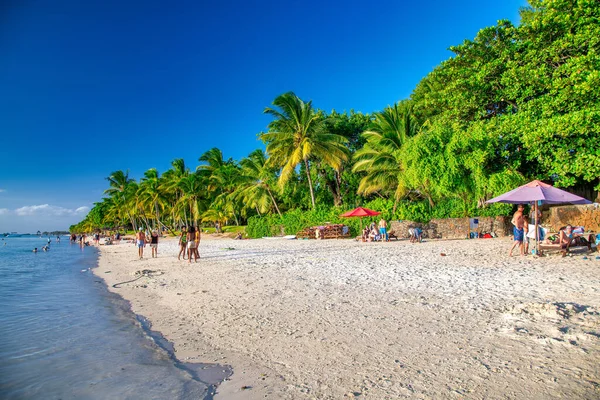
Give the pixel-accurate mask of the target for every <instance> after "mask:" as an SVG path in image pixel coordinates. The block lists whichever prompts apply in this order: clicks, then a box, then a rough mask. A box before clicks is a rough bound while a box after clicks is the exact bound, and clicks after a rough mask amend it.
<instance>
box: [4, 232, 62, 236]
mask: <svg viewBox="0 0 600 400" xmlns="http://www.w3.org/2000/svg"><path fill="white" fill-rule="evenodd" d="M68 234H69V232H68V231H52V232H47V231H44V232H40V231H37V233H18V232H5V233H3V234H2V236H3V237H7V236H12V237H20V236H59V235H68Z"/></svg>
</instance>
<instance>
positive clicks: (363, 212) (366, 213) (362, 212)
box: [341, 207, 381, 217]
mask: <svg viewBox="0 0 600 400" xmlns="http://www.w3.org/2000/svg"><path fill="white" fill-rule="evenodd" d="M379 214H381V213H380V212H377V211H373V210H369V209H368V208H363V207H356V208H355V209H354V210H351V211H348V212H345V213H343V214H342V215H341V216H342V217H373V216H375V215H379Z"/></svg>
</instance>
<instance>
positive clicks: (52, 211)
mask: <svg viewBox="0 0 600 400" xmlns="http://www.w3.org/2000/svg"><path fill="white" fill-rule="evenodd" d="M88 211H89V207H79V208H77V209H70V208H64V207H59V206H52V205H50V204H40V205H36V206H24V207H20V208H17V209H15V210H14V213H15V214H16V215H18V216H19V217H26V216H31V215H46V216H55V217H63V216H67V215H76V214H85V213H87V212H88Z"/></svg>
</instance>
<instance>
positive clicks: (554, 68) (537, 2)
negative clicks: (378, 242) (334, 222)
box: [71, 0, 600, 231]
mask: <svg viewBox="0 0 600 400" xmlns="http://www.w3.org/2000/svg"><path fill="white" fill-rule="evenodd" d="M529 4H530V6H529V7H526V8H523V9H522V10H521V24H520V25H519V26H514V25H513V24H512V23H510V22H509V21H499V22H498V24H497V25H496V26H492V27H488V28H484V29H482V30H481V31H480V32H479V33H478V34H477V36H476V37H475V38H474V39H473V40H465V41H464V42H463V43H461V44H459V45H456V46H452V47H450V50H451V51H452V52H453V53H454V56H453V57H452V58H450V59H448V60H446V61H444V62H442V63H441V64H440V65H439V66H437V67H436V68H435V69H434V70H433V71H431V72H430V73H429V74H428V75H427V76H426V77H424V78H423V79H422V80H421V82H419V83H418V85H417V86H416V87H415V89H414V91H413V93H412V95H411V97H410V98H408V99H404V100H401V101H399V102H397V103H396V104H393V105H390V106H387V107H383V110H382V111H379V112H374V113H372V114H361V113H356V112H354V111H351V112H349V113H347V112H344V113H340V112H337V111H335V110H333V111H331V112H330V113H326V112H324V111H322V110H318V109H315V108H313V105H312V102H311V101H304V100H301V99H299V98H298V97H297V96H296V95H295V94H294V93H292V92H288V93H284V94H282V95H280V96H278V97H276V98H275V100H274V101H273V107H267V108H266V109H265V113H266V114H268V115H270V116H272V117H273V120H272V122H271V123H270V124H269V126H268V130H267V131H266V132H263V133H261V134H260V135H259V137H260V139H261V140H262V141H263V142H264V144H265V145H266V153H265V152H263V151H262V150H255V151H253V152H251V153H250V154H249V155H248V157H247V158H244V159H242V160H240V161H239V162H238V161H235V160H232V159H225V158H224V157H223V154H222V152H221V150H219V149H210V150H208V151H206V152H205V153H204V154H202V155H201V156H200V158H199V161H200V162H201V165H200V166H198V168H197V169H196V171H195V172H191V171H190V170H189V169H188V168H187V167H186V166H185V163H184V162H183V160H181V159H177V160H174V161H173V163H172V168H171V169H169V170H168V171H166V172H165V173H164V174H162V175H160V173H159V172H158V171H156V170H155V169H150V170H148V171H147V172H146V173H145V174H144V177H142V178H141V179H140V181H139V183H138V182H136V181H134V180H133V179H131V178H130V177H129V174H128V173H127V172H124V171H116V172H113V173H112V174H110V176H109V177H108V178H107V180H108V184H109V185H108V186H109V187H108V189H107V190H106V191H105V195H106V197H105V198H104V199H102V201H100V202H99V203H96V204H95V206H94V208H93V209H92V210H91V211H90V213H89V214H88V216H87V217H86V218H85V220H84V221H82V222H81V223H80V224H78V225H76V226H73V227H71V230H76V231H89V230H92V229H101V228H116V227H131V228H136V227H137V226H141V225H144V226H153V227H167V228H168V229H177V228H179V227H181V226H184V225H190V224H199V223H209V222H220V223H221V224H228V223H231V224H233V223H235V224H242V223H245V221H247V220H248V219H249V218H261V217H265V216H270V217H274V218H280V219H281V220H285V219H286V218H287V219H288V220H289V219H290V218H292V216H295V217H293V218H297V215H298V214H297V213H298V212H302V210H308V209H311V210H313V211H311V212H312V213H313V214H314V215H322V216H324V215H327V216H328V217H327V218H329V216H330V215H336V213H337V212H338V210H342V209H349V208H352V207H355V206H357V205H364V204H365V203H367V202H375V203H376V206H377V207H380V208H384V209H385V210H382V211H385V212H386V213H387V214H386V215H387V216H388V217H389V218H401V219H408V218H412V219H416V220H424V219H427V218H431V217H456V216H463V215H469V214H471V215H476V214H477V215H494V214H502V213H506V212H507V211H508V210H509V209H510V208H507V207H506V206H493V207H490V206H486V205H485V204H484V202H485V200H487V199H489V198H490V197H492V196H495V195H498V194H500V193H502V192H504V191H506V190H509V189H511V188H513V187H515V186H516V185H518V184H521V183H523V182H525V181H527V180H531V179H541V180H544V181H547V182H550V183H552V184H554V185H556V186H559V187H565V188H571V189H572V190H576V191H579V192H580V193H583V194H584V195H587V197H595V196H597V191H598V190H600V90H599V89H598V88H599V87H600V6H599V5H598V2H597V1H595V0H530V1H529ZM249 134H252V133H249ZM591 200H595V198H591ZM323 207H325V208H327V209H328V210H329V209H332V210H334V211H332V212H333V214H328V212H329V211H328V212H322V211H319V210H321V209H322V208H323ZM388 208H389V209H388ZM307 212H308V211H307ZM313 214H311V215H313ZM323 218H325V217H323ZM322 222H324V221H322Z"/></svg>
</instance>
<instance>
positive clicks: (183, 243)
mask: <svg viewBox="0 0 600 400" xmlns="http://www.w3.org/2000/svg"><path fill="white" fill-rule="evenodd" d="M186 251H187V227H185V226H184V227H183V229H182V230H181V235H180V236H179V255H177V259H178V260H181V254H183V259H184V260H185V253H186Z"/></svg>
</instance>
